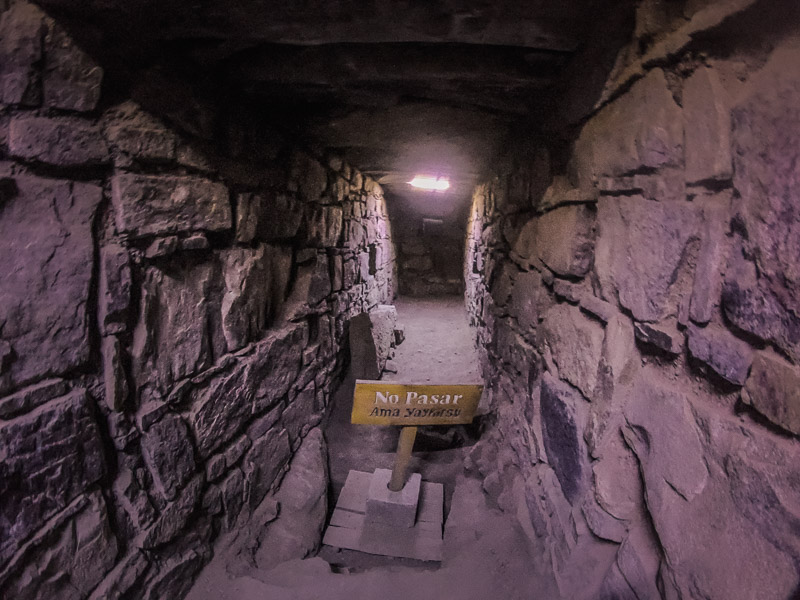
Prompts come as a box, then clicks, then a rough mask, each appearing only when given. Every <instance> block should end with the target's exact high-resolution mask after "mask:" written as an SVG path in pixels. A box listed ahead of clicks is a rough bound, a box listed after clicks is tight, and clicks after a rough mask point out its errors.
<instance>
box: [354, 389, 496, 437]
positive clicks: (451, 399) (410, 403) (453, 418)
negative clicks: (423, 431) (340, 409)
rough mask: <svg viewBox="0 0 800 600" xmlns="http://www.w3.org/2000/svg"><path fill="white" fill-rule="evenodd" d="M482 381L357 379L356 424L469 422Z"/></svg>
mask: <svg viewBox="0 0 800 600" xmlns="http://www.w3.org/2000/svg"><path fill="white" fill-rule="evenodd" d="M482 392H483V386H482V385H407V384H401V383H384V382H381V381H363V380H358V381H356V391H355V394H354V395H353V413H352V415H351V417H350V421H351V422H352V423H355V424H357V425H409V426H414V425H458V424H463V423H471V422H472V419H473V417H474V416H475V410H476V409H477V408H478V402H480V399H481V393H482Z"/></svg>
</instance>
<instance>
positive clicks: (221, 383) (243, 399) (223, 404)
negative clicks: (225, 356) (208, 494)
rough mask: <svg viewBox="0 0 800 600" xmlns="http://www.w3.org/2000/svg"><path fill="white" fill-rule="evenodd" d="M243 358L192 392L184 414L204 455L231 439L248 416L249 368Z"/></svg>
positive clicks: (249, 395)
mask: <svg viewBox="0 0 800 600" xmlns="http://www.w3.org/2000/svg"><path fill="white" fill-rule="evenodd" d="M248 367H249V362H248V361H247V360H246V359H242V360H236V361H234V363H233V364H232V365H231V367H229V368H228V369H227V370H226V371H224V372H221V373H219V374H218V375H217V376H215V377H213V378H211V379H210V380H209V381H208V382H207V383H206V384H205V385H203V386H200V387H198V388H197V389H195V390H193V392H192V393H191V410H190V412H189V414H188V416H187V418H188V421H189V424H190V425H191V428H192V431H193V432H194V437H195V440H196V445H197V452H198V454H199V455H200V456H201V457H202V458H204V459H205V458H207V457H208V456H210V455H211V453H212V452H214V451H215V450H216V449H217V448H219V447H220V446H222V445H223V444H224V443H225V442H227V441H228V440H230V439H231V438H232V437H233V436H234V435H235V434H236V433H237V432H238V431H240V430H241V429H242V427H243V426H244V424H245V423H246V422H247V421H248V420H249V419H250V416H251V413H252V405H253V399H254V397H255V394H254V390H253V385H252V379H251V376H252V371H251V369H250V368H248Z"/></svg>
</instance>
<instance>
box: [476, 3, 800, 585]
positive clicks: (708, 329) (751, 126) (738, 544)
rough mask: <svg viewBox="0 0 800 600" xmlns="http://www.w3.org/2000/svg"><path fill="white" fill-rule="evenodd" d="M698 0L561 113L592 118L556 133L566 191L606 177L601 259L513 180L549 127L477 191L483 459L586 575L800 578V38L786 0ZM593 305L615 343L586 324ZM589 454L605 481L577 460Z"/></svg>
mask: <svg viewBox="0 0 800 600" xmlns="http://www.w3.org/2000/svg"><path fill="white" fill-rule="evenodd" d="M690 4H691V6H689V5H686V6H684V7H682V9H681V10H676V11H675V13H674V14H670V11H671V10H672V9H670V8H669V7H668V6H667V4H665V3H663V2H662V3H659V2H655V1H653V2H650V1H648V2H644V3H641V6H640V7H639V8H638V9H637V21H638V19H639V18H640V17H641V18H642V19H645V18H646V19H648V20H650V19H651V18H652V23H648V24H646V26H645V25H642V26H641V27H639V25H640V24H639V23H638V22H637V30H641V31H642V32H644V33H643V35H644V36H645V37H643V38H640V39H634V40H633V41H632V43H631V45H629V46H627V47H626V49H625V50H623V51H622V52H621V53H620V54H618V55H617V61H618V62H617V65H616V66H615V67H614V69H613V70H612V75H611V79H610V80H609V82H607V88H606V92H605V93H604V94H603V96H602V98H601V100H600V102H599V103H598V104H597V105H596V106H595V107H594V109H592V110H588V109H587V111H586V112H584V113H582V114H580V115H578V114H575V115H573V116H574V120H573V121H571V122H570V123H571V125H570V127H569V128H566V127H565V128H563V129H562V128H560V126H561V125H565V124H563V123H553V125H554V130H557V131H561V132H562V133H563V134H564V135H566V136H567V137H569V135H570V133H568V132H569V131H571V128H572V126H574V125H577V124H580V123H582V124H583V128H582V131H581V132H580V133H579V139H578V141H577V142H576V143H575V145H574V146H573V147H571V148H563V147H560V146H559V144H552V143H550V142H549V141H548V140H542V141H541V145H542V146H543V148H542V151H545V152H546V151H551V152H552V153H553V154H552V156H555V157H558V159H557V160H556V161H554V162H553V164H552V165H551V166H550V169H551V170H550V172H549V173H546V174H545V175H546V177H545V179H546V181H548V185H549V186H550V188H549V189H548V190H547V191H546V192H545V194H544V195H545V205H546V206H548V207H549V204H548V203H556V205H557V206H559V207H560V208H557V209H556V210H554V211H552V212H553V213H555V212H558V210H561V209H563V208H569V206H570V205H569V203H567V204H566V205H565V204H563V202H565V201H563V200H560V199H561V198H562V197H566V194H567V193H568V192H569V191H570V190H576V189H578V190H580V189H590V188H592V189H596V190H597V192H599V193H598V194H596V195H597V200H596V202H593V201H592V200H591V199H589V198H588V197H587V198H577V197H576V198H577V199H575V200H574V202H576V203H580V204H586V205H591V206H596V211H597V222H596V228H595V231H594V237H593V239H594V260H593V262H592V263H591V264H590V267H589V269H588V272H587V273H586V274H585V276H577V275H570V276H562V274H561V273H559V272H557V270H556V269H554V268H553V265H551V264H549V263H547V261H546V260H544V259H543V258H542V256H540V255H537V254H536V252H535V248H536V244H537V242H538V241H540V239H541V237H542V236H541V234H540V232H539V231H538V230H537V227H538V223H539V222H540V221H541V218H531V216H530V214H529V213H517V214H515V213H513V212H512V213H509V210H531V208H534V209H536V210H543V209H541V208H539V207H540V206H541V205H542V202H541V199H539V198H537V197H535V196H528V197H527V202H528V204H525V203H524V202H523V204H520V205H518V208H515V209H510V208H509V207H510V206H511V204H510V202H509V200H508V198H507V197H506V194H507V193H514V194H517V195H519V196H520V197H522V198H525V194H526V192H525V190H526V189H527V190H530V189H532V186H533V185H535V182H534V181H533V178H532V177H531V175H530V174H528V172H527V170H526V169H527V167H526V165H525V164H524V163H525V161H526V160H527V157H529V156H530V154H531V149H530V147H531V146H533V147H536V145H537V143H539V142H537V141H534V140H530V139H528V140H526V142H525V144H521V146H524V147H520V148H515V147H514V146H513V144H511V145H510V146H509V147H508V148H507V151H506V155H505V156H504V160H503V161H501V163H500V164H498V165H497V166H496V167H495V168H494V170H492V172H491V173H490V175H488V176H487V178H486V180H485V181H484V182H483V183H481V184H480V185H479V186H478V187H477V188H475V191H474V194H473V204H472V209H471V212H470V221H469V224H468V238H467V256H466V261H465V267H464V277H465V282H466V294H465V296H466V301H467V307H468V311H469V314H470V318H471V322H472V323H473V324H474V325H475V326H476V327H477V329H478V331H477V336H476V337H477V340H478V347H479V349H480V351H481V353H482V361H483V365H482V366H483V372H484V377H485V380H486V386H487V395H488V396H489V398H490V402H489V403H488V404H489V405H490V406H491V407H492V410H493V413H492V414H493V419H494V420H493V421H492V422H491V423H490V424H487V426H486V431H485V432H484V434H483V441H482V445H483V446H484V448H483V449H482V451H481V453H480V456H479V457H476V458H475V460H474V461H473V462H472V466H473V467H474V468H476V469H477V470H478V472H479V473H480V475H481V476H482V477H483V478H484V479H483V489H484V490H485V492H486V493H487V494H488V495H490V496H491V497H492V498H494V499H495V500H496V501H497V503H498V505H499V506H500V507H501V508H502V509H503V510H506V511H510V512H511V513H516V514H517V516H518V518H520V517H519V514H520V511H519V510H518V508H517V506H518V505H517V504H515V503H514V500H512V498H513V499H516V498H518V496H519V495H520V490H523V493H522V496H523V498H524V507H525V509H526V510H525V511H523V512H524V513H525V514H524V515H523V517H522V518H521V519H520V520H521V522H522V523H523V528H525V527H526V526H527V529H526V531H528V532H529V537H530V538H531V539H532V540H534V545H535V547H536V552H537V554H539V555H542V556H543V557H544V558H545V560H546V561H547V566H546V567H545V571H546V572H547V573H548V575H551V576H552V577H553V578H554V579H555V580H556V582H557V584H558V586H559V589H560V590H561V597H563V598H626V599H627V598H631V599H633V598H639V599H643V598H647V599H648V600H649V599H650V598H663V599H665V600H667V599H674V598H690V597H691V598H695V597H697V598H701V597H702V598H716V597H719V598H731V599H736V600H745V599H747V600H750V599H752V598H763V599H764V600H766V599H767V598H773V597H774V598H789V597H793V594H796V592H797V589H799V588H798V585H800V575H798V572H797V568H796V565H797V562H798V560H800V544H798V542H797V539H798V538H797V531H798V527H797V523H798V520H797V510H796V508H795V507H793V506H792V505H791V500H790V499H792V498H795V497H797V493H798V491H797V489H798V487H797V486H798V483H797V482H798V481H800V479H798V476H797V465H798V461H797V452H798V445H797V439H796V438H797V436H798V434H799V432H800V425H798V418H797V414H800V413H798V411H797V410H796V407H797V406H800V403H799V402H798V398H797V393H795V391H794V390H795V389H796V388H798V387H800V382H798V381H797V379H798V374H797V371H798V367H797V365H798V363H800V350H798V348H800V333H798V332H800V308H798V307H799V306H800V305H798V302H797V300H798V297H800V296H798V286H797V282H798V281H799V280H800V279H798V275H797V263H798V261H797V259H796V257H797V256H798V249H797V247H796V240H797V239H798V235H797V230H798V225H797V219H796V213H797V210H796V206H795V203H793V201H792V199H793V198H795V197H796V196H797V193H796V190H797V188H798V180H797V179H798V178H797V169H796V168H794V166H793V165H794V162H793V161H794V158H793V157H795V155H796V151H795V150H794V149H795V148H796V147H797V146H798V140H797V139H796V138H797V135H796V132H797V131H798V129H800V126H799V125H798V118H797V117H798V110H797V106H798V101H797V98H798V90H800V79H798V76H797V69H796V68H795V67H794V65H795V64H797V62H798V60H800V54H798V46H797V43H796V40H795V41H791V42H790V41H788V38H787V41H784V42H781V41H776V40H774V39H773V37H772V33H769V32H767V30H766V29H765V30H760V29H759V26H758V25H757V24H756V23H755V22H754V21H753V20H752V19H751V18H750V17H751V16H752V15H749V16H745V12H748V11H751V10H754V11H755V12H759V14H763V13H761V12H760V11H762V10H765V6H766V5H765V6H759V8H758V9H757V10H756V9H755V5H749V6H750V7H749V8H742V7H739V8H737V9H732V7H731V5H726V6H727V8H723V4H725V3H722V4H719V3H717V4H714V3H712V4H714V6H711V5H708V6H702V7H701V6H700V4H698V3H690ZM774 10H775V12H773V13H771V14H772V15H773V16H774V17H775V19H776V20H775V22H779V21H780V22H785V21H786V16H787V15H786V13H785V11H783V10H781V9H778V8H777V7H774ZM682 11H685V12H682ZM732 11H733V12H732ZM742 11H744V12H742ZM755 12H754V13H753V15H754V14H755ZM733 14H738V16H736V17H734V18H733V19H732V20H729V17H731V16H732V15H733ZM739 18H741V19H742V22H745V21H746V22H747V23H748V25H747V32H748V34H747V36H744V37H742V36H741V35H740V34H741V33H742V32H743V31H744V29H739V28H738V27H735V26H734V27H732V23H733V22H734V21H736V20H737V19H739ZM712 21H713V23H714V24H713V25H709V23H711V22H712ZM659 23H660V24H659ZM794 26H795V25H788V24H787V25H786V27H787V31H788V29H791V28H793V27H794ZM661 28H666V29H667V30H670V29H675V28H677V29H676V30H675V32H674V33H667V31H664V30H662V29H661ZM651 35H652V36H654V37H652V38H650V37H648V36H651ZM745 37H747V38H748V39H749V40H750V41H749V42H745V41H744V39H745ZM790 37H791V36H790ZM768 39H773V42H770V44H769V45H768V46H760V44H761V43H762V42H764V43H765V44H766V42H767V40H768ZM723 40H725V41H724V43H723V45H724V46H725V47H726V48H727V50H726V52H725V53H724V58H723V54H719V53H718V50H719V49H720V48H721V47H722V46H719V45H718V43H720V42H722V41H723ZM756 40H758V41H757V42H756ZM751 42H753V43H751ZM756 47H763V48H764V51H763V52H761V51H758V52H755V51H754V49H755V48H756ZM644 48H649V49H646V50H645V49H644ZM640 49H641V50H642V52H643V55H642V56H639V55H638V54H639V50H640ZM706 51H708V52H709V53H708V54H706ZM734 56H736V58H733V57H734ZM666 64H669V65H671V66H670V67H664V68H663V70H662V68H661V65H666ZM678 65H680V66H678ZM578 83H579V85H578V86H577V87H576V92H579V93H580V95H581V96H582V97H584V96H585V92H586V90H587V86H588V84H587V80H586V79H580V78H579V79H578ZM684 150H685V151H684ZM564 171H566V173H565V172H564ZM506 188H507V189H506ZM510 190H513V192H511V191H510ZM527 193H528V194H529V193H530V192H529V191H528V192H527ZM587 196H588V195H587ZM559 202H562V203H561V204H558V203H559ZM515 206H516V205H515ZM548 214H549V213H548ZM570 235H574V234H570ZM571 241H575V240H565V241H562V240H559V242H563V246H565V247H566V246H569V244H570V242H571ZM510 264H513V267H512V268H509V265H510ZM519 268H522V269H532V271H531V272H532V273H536V275H534V276H532V277H530V283H529V285H526V286H519V276H520V270H519ZM579 277H582V280H581V281H578V279H579ZM567 284H568V285H567ZM517 289H518V290H519V292H518V293H515V291H516V290H517ZM537 296H538V297H539V298H541V301H540V302H541V303H540V304H537V306H543V307H544V311H536V310H533V309H532V308H530V307H532V306H534V299H535V298H537ZM559 301H561V302H564V303H563V304H556V303H557V302H559ZM576 301H577V303H578V305H579V308H576V307H572V306H569V304H567V303H570V304H572V303H575V302H576ZM551 307H552V308H551ZM576 311H583V313H584V314H585V315H586V317H587V318H586V319H583V320H581V319H582V318H580V313H579V312H578V313H577V316H576ZM526 314H527V315H530V316H529V318H527V319H522V318H521V315H526ZM542 316H543V317H544V319H543V320H542ZM589 319H590V322H591V323H593V324H594V325H595V326H596V328H597V331H598V333H597V334H596V337H597V339H599V340H600V342H601V344H600V347H601V351H600V352H599V353H598V352H596V351H595V350H594V348H595V345H594V343H592V342H591V341H589V342H585V343H584V342H575V341H574V340H575V339H578V338H579V336H578V335H577V333H576V332H577V331H578V330H579V329H580V327H581V324H582V323H584V321H587V320H589ZM564 332H572V333H571V334H570V335H566V333H564ZM554 334H558V335H554ZM684 335H685V336H686V337H687V343H686V344H684V343H683V336H684ZM559 336H560V337H559ZM637 338H638V339H637ZM570 339H572V340H573V341H572V343H571V344H569V347H570V348H571V350H570V351H569V352H562V354H566V360H565V357H564V356H558V346H559V345H562V346H565V345H566V344H565V340H570ZM589 339H590V340H591V339H592V338H591V337H590V338H589ZM529 343H530V344H533V345H535V347H536V350H537V351H536V352H530V351H528V350H527V349H526V345H527V344H529ZM576 357H577V358H576ZM590 357H591V360H589V358H590ZM597 359H599V360H597ZM590 363H591V364H590ZM751 363H752V365H751ZM589 375H590V376H591V377H594V383H593V384H592V385H591V386H589V385H587V383H586V382H587V381H588V376H589ZM704 376H705V379H706V380H704ZM569 384H572V385H574V386H576V387H578V388H581V389H580V391H581V392H583V393H584V394H585V390H586V389H587V388H588V387H591V388H592V389H591V395H587V396H586V397H587V398H588V399H589V400H590V401H591V402H589V403H585V400H584V399H583V398H581V395H580V394H579V393H578V390H576V389H574V388H573V387H571V386H570V385H569ZM556 386H558V387H556ZM742 386H743V389H742V390H741V391H739V390H738V389H737V388H739V387H742ZM554 388H555V389H556V390H557V391H558V390H561V391H562V392H563V393H562V394H561V395H557V398H559V399H561V398H572V399H573V400H570V401H563V400H559V401H558V402H554V401H553V398H554V394H553V390H554ZM572 407H579V408H580V407H582V410H583V411H584V412H580V411H578V412H577V413H574V414H573V413H570V411H569V408H572ZM565 415H566V416H565ZM564 423H566V424H571V423H575V425H574V426H567V425H565V426H564V427H563V430H558V427H559V426H560V425H562V424H564ZM573 429H574V431H573ZM554 431H555V432H556V433H554ZM538 439H540V440H542V445H543V446H544V447H543V448H540V447H538V446H537V442H536V440H538ZM584 442H585V445H584ZM471 458H472V456H471ZM589 460H591V472H592V477H591V480H590V481H589V480H588V479H585V478H583V473H584V471H583V469H580V470H579V469H577V468H574V465H576V464H577V465H588V463H589ZM577 472H580V474H581V476H580V477H578V476H577V475H572V474H573V473H577ZM576 479H577V480H578V481H580V482H581V483H580V484H577V485H575V484H573V483H572V482H573V481H574V480H576ZM709 548H714V551H713V552H709Z"/></svg>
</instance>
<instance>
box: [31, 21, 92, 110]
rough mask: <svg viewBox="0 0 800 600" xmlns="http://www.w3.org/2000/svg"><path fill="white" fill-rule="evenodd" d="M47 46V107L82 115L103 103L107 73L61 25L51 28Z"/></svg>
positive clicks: (45, 89)
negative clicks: (103, 84)
mask: <svg viewBox="0 0 800 600" xmlns="http://www.w3.org/2000/svg"><path fill="white" fill-rule="evenodd" d="M44 46H45V61H44V65H43V75H42V88H43V100H44V105H45V106H49V107H51V108H60V109H64V110H74V111H78V112H86V111H90V110H93V109H94V108H95V106H97V103H98V101H99V100H100V86H101V84H102V81H103V69H102V68H100V67H99V66H98V65H97V63H95V62H94V61H93V60H92V59H91V57H89V56H88V55H87V54H86V53H85V52H84V51H83V50H81V49H80V48H79V47H78V46H77V44H76V43H75V42H74V41H73V40H72V38H71V37H70V36H69V34H68V33H67V32H66V31H65V30H64V29H63V28H62V27H61V26H59V25H58V24H50V26H49V27H48V30H47V35H46V36H45V39H44Z"/></svg>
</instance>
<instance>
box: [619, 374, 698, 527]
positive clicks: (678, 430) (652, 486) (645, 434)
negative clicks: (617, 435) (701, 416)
mask: <svg viewBox="0 0 800 600" xmlns="http://www.w3.org/2000/svg"><path fill="white" fill-rule="evenodd" d="M632 396H633V401H632V402H631V403H630V404H629V405H628V406H627V407H626V408H625V411H624V414H625V420H626V427H625V429H624V430H623V432H624V435H625V440H626V442H627V443H628V445H629V446H630V447H631V448H632V449H633V451H634V453H636V456H637V458H638V459H639V463H640V464H641V466H642V472H643V476H644V483H645V489H646V494H647V503H648V507H649V508H650V510H651V513H653V514H654V515H656V514H658V515H662V514H664V513H663V512H662V510H664V507H667V506H669V505H670V504H672V503H674V502H677V501H686V502H690V501H691V500H692V498H694V497H695V496H697V495H698V494H700V493H701V492H702V491H703V489H704V488H705V486H706V483H707V481H708V469H707V467H706V465H705V463H704V461H703V459H702V456H703V448H702V446H701V445H700V439H699V437H698V432H697V429H696V425H695V423H694V419H693V418H692V413H691V410H690V408H689V404H688V402H687V400H686V397H685V396H684V395H683V394H681V393H680V392H678V391H675V390H672V389H670V388H668V387H666V386H664V385H661V384H658V383H652V382H650V381H647V379H646V378H644V377H642V378H641V379H640V380H639V381H638V382H637V385H636V387H635V388H634V391H633V394H632ZM654 406H657V407H659V408H658V410H657V411H656V410H653V407H654Z"/></svg>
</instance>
